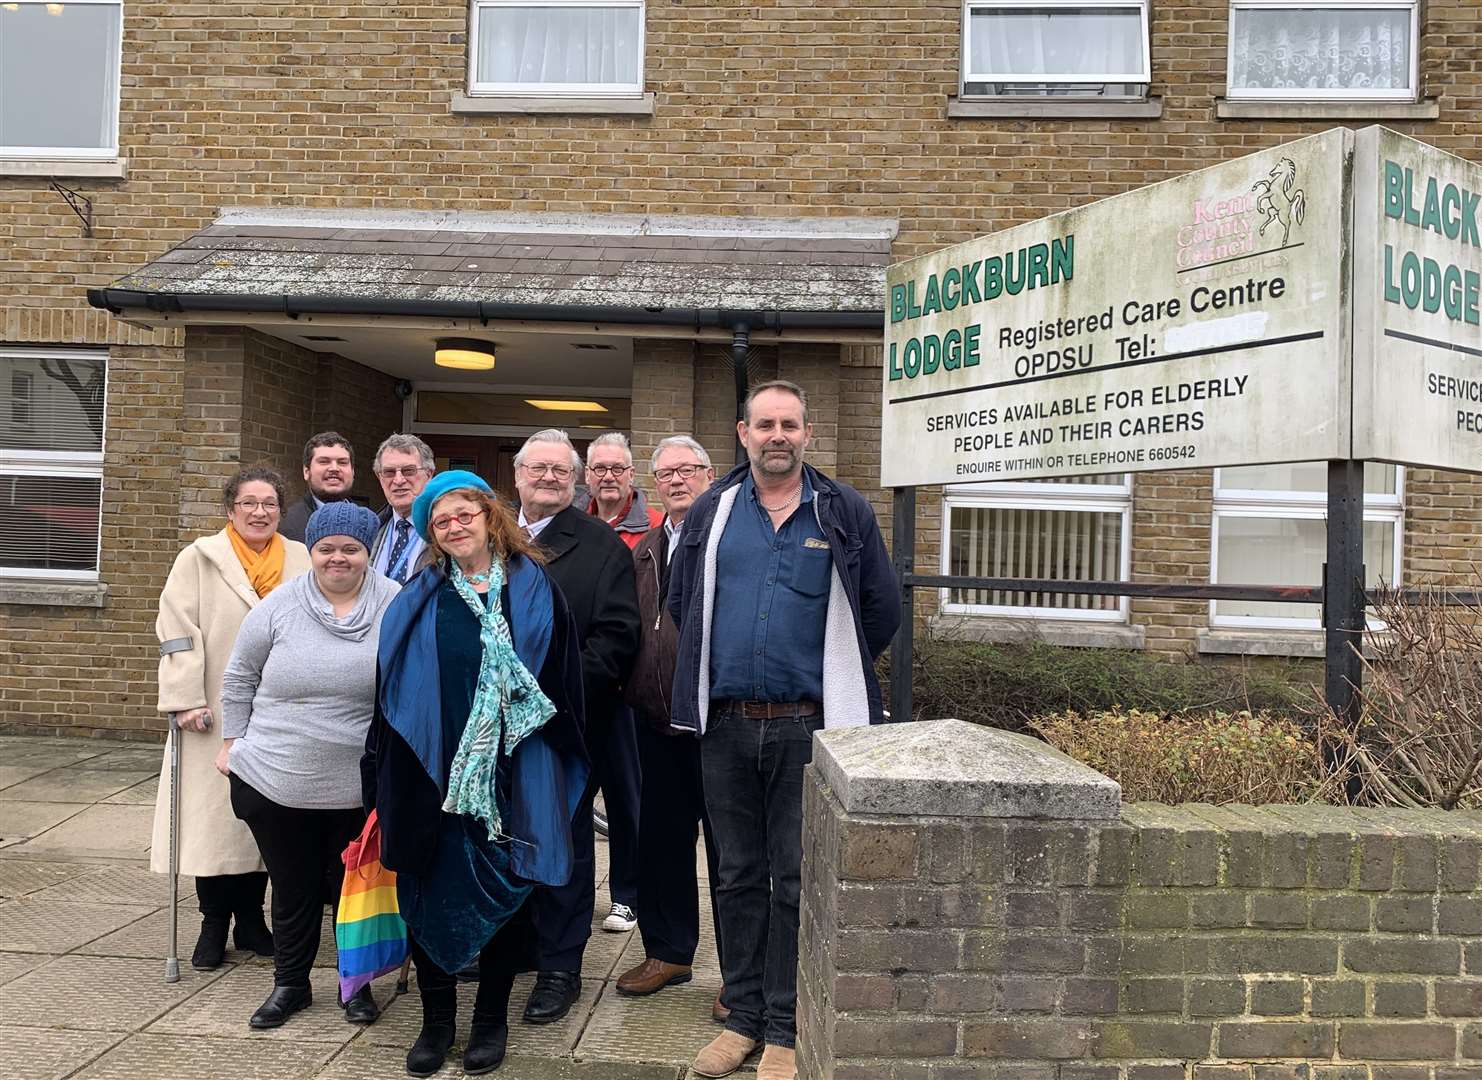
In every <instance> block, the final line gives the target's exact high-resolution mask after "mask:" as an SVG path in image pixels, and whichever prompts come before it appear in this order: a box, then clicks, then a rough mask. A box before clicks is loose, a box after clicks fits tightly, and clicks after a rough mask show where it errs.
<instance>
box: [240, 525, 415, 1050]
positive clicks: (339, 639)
mask: <svg viewBox="0 0 1482 1080" xmlns="http://www.w3.org/2000/svg"><path fill="white" fill-rule="evenodd" d="M379 527H380V521H379V520H378V519H377V517H376V515H375V514H373V513H371V511H369V510H367V509H366V508H365V507H363V506H358V505H356V504H355V503H353V502H332V503H325V504H324V505H323V506H322V507H320V508H319V509H318V510H316V511H314V514H313V516H312V517H310V518H309V523H308V525H307V526H306V527H305V530H304V542H305V543H306V544H307V545H308V548H309V565H310V572H309V573H307V574H304V575H303V576H301V577H297V578H294V579H293V580H292V581H290V582H288V583H286V584H284V585H281V586H279V587H278V588H277V589H274V590H273V592H272V593H271V594H270V595H269V596H268V597H267V598H266V599H265V600H263V601H262V603H260V604H258V605H257V606H256V607H255V608H253V609H252V611H251V612H250V613H248V615H247V618H246V619H244V620H243V622H242V629H241V631H240V632H239V633H238V634H237V643H236V647H235V648H234V649H233V650H232V657H231V660H229V661H228V662H227V666H226V673H225V675H224V676H223V677H222V682H221V709H222V724H221V733H222V735H223V737H224V741H223V746H222V749H221V753H220V754H219V755H218V757H217V759H216V767H217V768H218V769H219V770H220V771H221V772H222V773H224V774H225V775H227V776H228V777H230V785H231V800H232V812H233V813H235V814H236V816H237V817H238V818H240V819H241V820H242V821H243V822H244V823H245V824H246V825H247V827H248V828H249V829H251V830H252V836H253V838H254V839H255V840H256V841H257V846H258V848H259V850H261V851H262V858H263V862H264V863H266V864H267V868H268V879H269V880H270V881H271V882H272V884H273V992H272V993H271V994H270V995H269V996H268V999H267V1000H266V1001H264V1002H263V1003H262V1005H261V1006H260V1007H259V1008H258V1010H257V1011H256V1012H255V1013H253V1014H252V1018H251V1019H250V1020H249V1021H248V1023H249V1024H250V1025H251V1026H252V1027H254V1028H275V1027H278V1026H280V1025H282V1024H283V1023H284V1021H286V1020H287V1019H288V1018H289V1017H290V1016H292V1015H293V1014H294V1013H296V1012H298V1011H299V1010H300V1009H306V1008H308V1006H309V1005H310V1003H311V1002H312V1001H313V993H312V991H311V990H310V989H309V973H310V971H311V970H312V969H313V966H314V958H315V955H316V954H317V953H318V951H319V933H320V930H321V928H322V926H323V923H324V904H325V901H326V900H328V901H329V902H331V903H337V902H338V901H339V896H340V883H341V881H342V880H343V876H344V868H343V866H342V865H341V863H340V853H341V852H342V851H344V850H345V845H346V844H348V843H349V842H350V841H351V840H353V839H355V837H356V836H358V835H359V834H360V830H361V827H362V826H363V825H364V824H365V812H364V811H363V810H362V809H361V804H360V775H359V761H360V752H361V747H362V746H363V745H364V743H365V737H366V732H367V731H368V730H369V729H370V723H371V716H372V715H373V712H374V706H375V671H376V636H377V632H378V631H379V629H380V626H381V620H382V617H383V616H384V615H385V613H386V610H387V608H388V606H389V605H390V604H391V600H392V597H394V596H395V595H396V593H397V590H398V589H399V586H398V585H397V584H396V582H394V581H392V580H390V579H389V578H386V577H383V576H382V575H380V574H377V573H374V572H372V571H370V570H369V567H370V547H371V543H372V542H373V541H374V540H375V537H376V530H377V529H378V528H379ZM341 1005H342V1006H343V1007H344V1008H345V1018H346V1019H347V1020H349V1021H350V1022H351V1023H352V1024H369V1023H371V1022H372V1021H374V1020H375V1019H376V1016H377V1010H376V1003H375V999H374V998H373V997H372V996H371V992H370V987H369V986H366V987H362V988H361V990H360V992H359V993H357V994H356V995H355V996H354V997H352V998H351V999H350V1000H349V1001H348V1002H341Z"/></svg>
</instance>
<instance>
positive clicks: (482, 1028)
mask: <svg viewBox="0 0 1482 1080" xmlns="http://www.w3.org/2000/svg"><path fill="white" fill-rule="evenodd" d="M508 1040H509V1023H508V1022H507V1021H504V1020H498V1021H495V1020H477V1019H475V1020H474V1022H473V1027H472V1028H471V1029H470V1030H469V1033H468V1046H466V1047H465V1048H464V1050H463V1072H464V1075H466V1076H480V1075H482V1074H483V1073H487V1072H493V1071H494V1070H495V1069H497V1068H499V1066H500V1065H502V1064H503V1063H504V1046H505V1043H506V1042H507V1041H508Z"/></svg>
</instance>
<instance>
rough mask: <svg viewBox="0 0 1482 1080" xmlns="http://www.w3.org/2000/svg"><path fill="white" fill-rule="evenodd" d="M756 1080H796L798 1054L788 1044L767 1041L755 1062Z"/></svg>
mask: <svg viewBox="0 0 1482 1080" xmlns="http://www.w3.org/2000/svg"><path fill="white" fill-rule="evenodd" d="M756 1080H798V1056H797V1053H796V1052H795V1051H794V1050H793V1048H792V1047H790V1046H773V1045H772V1044H771V1043H768V1044H767V1046H766V1049H764V1050H763V1051H762V1060H761V1061H759V1062H757V1066H756Z"/></svg>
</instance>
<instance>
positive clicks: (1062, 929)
mask: <svg viewBox="0 0 1482 1080" xmlns="http://www.w3.org/2000/svg"><path fill="white" fill-rule="evenodd" d="M945 725H958V722H956V721H938V722H936V723H935V724H930V725H902V727H915V728H941V737H942V738H943V739H944V740H945V739H948V738H952V739H958V740H961V739H962V738H964V736H963V733H962V732H961V731H960V730H958V727H952V728H950V729H949V728H947V727H945ZM960 727H964V728H965V727H966V725H960ZM885 730H886V732H888V733H889V734H888V735H887V738H894V737H895V736H894V733H893V732H889V729H885ZM970 730H971V731H972V735H971V736H970V737H969V738H971V739H978V738H985V737H986V738H990V739H998V738H1005V737H1004V736H1002V735H1001V733H997V732H986V731H984V730H983V729H970ZM878 731H880V729H875V730H874V731H856V732H848V733H844V732H841V733H826V734H825V735H824V736H822V737H821V739H820V743H819V749H818V751H817V752H816V754H815V765H814V766H813V767H812V768H811V769H810V773H809V776H808V780H807V785H806V793H805V810H804V895H803V911H802V935H801V940H800V948H799V953H800V956H799V960H800V979H799V1023H800V1054H799V1061H800V1074H801V1075H804V1076H808V1077H832V1078H835V1080H845V1078H850V1080H854V1078H861V1080H862V1078H864V1077H870V1078H896V1080H938V1078H940V1080H947V1078H953V1080H956V1078H959V1077H968V1076H973V1077H991V1078H1005V1080H1007V1078H1010V1077H1012V1078H1013V1080H1123V1078H1125V1080H1286V1078H1309V1077H1310V1078H1314V1080H1482V889H1479V874H1482V814H1477V813H1454V814H1446V813H1442V812H1434V813H1419V812H1402V811H1372V812H1371V811H1347V810H1339V809H1334V808H1323V807H1296V806H1279V807H1263V808H1259V809H1256V808H1249V807H1241V808H1218V807H1212V806H1181V807H1166V806H1152V805H1139V806H1129V807H1126V808H1124V810H1123V812H1122V813H1121V815H1120V817H1107V818H1099V819H1098V818H1094V817H1076V816H1074V815H1075V814H1076V813H1078V812H1080V811H1077V809H1076V807H1075V806H1074V805H1061V806H1059V807H1056V806H1051V805H1048V804H1046V807H1044V809H1047V810H1048V816H1047V815H1046V814H1038V813H1036V814H1032V816H1018V815H1020V814H1028V813H1029V812H1030V811H1033V810H1034V809H1035V807H1033V806H1027V807H1020V808H1016V809H1014V810H1013V811H1012V816H1011V815H1010V814H1006V813H1004V812H1002V811H991V812H985V813H974V812H971V809H972V807H971V804H973V803H974V802H977V803H981V802H983V799H984V796H983V792H984V791H989V792H991V785H992V782H993V781H992V779H991V778H988V779H985V778H984V777H978V778H977V779H976V781H975V782H976V784H977V787H976V788H975V789H974V792H975V793H972V792H970V793H969V796H970V797H967V798H964V799H963V800H959V801H960V802H962V803H964V804H968V805H966V806H965V807H962V808H957V807H954V806H952V805H951V802H952V801H951V799H950V798H948V797H946V795H944V794H943V793H945V792H950V789H951V788H952V785H953V784H955V783H959V782H961V781H962V774H964V773H966V774H970V773H971V768H970V766H971V764H972V760H973V755H972V754H971V753H966V754H964V755H963V757H965V758H967V766H965V767H964V766H962V765H961V762H960V761H959V762H957V763H955V764H957V765H958V766H959V767H958V768H957V769H956V772H957V773H958V775H942V770H941V768H940V765H939V763H937V762H935V761H934V760H933V759H932V756H931V755H929V754H928V755H925V758H926V760H924V761H921V762H920V763H919V764H914V765H913V763H912V761H911V760H910V759H911V758H913V757H914V758H917V759H920V758H922V756H923V755H922V754H921V753H920V737H919V736H918V738H917V740H916V741H915V742H914V743H902V746H901V748H900V750H901V752H900V753H893V752H892V749H891V747H890V746H889V745H883V746H878V747H877V748H876V749H875V752H874V753H872V754H871V755H868V757H867V758H861V757H860V755H858V754H856V755H855V756H856V758H859V759H861V760H868V762H869V766H868V767H869V768H870V769H871V770H873V771H872V773H871V775H872V777H873V779H872V786H871V787H870V788H869V791H870V792H872V793H873V794H872V795H868V796H867V795H866V794H865V793H864V791H863V789H862V788H861V785H860V784H859V782H858V779H857V778H856V779H855V780H854V781H853V782H852V783H851V781H850V778H849V776H848V773H849V770H850V769H851V768H852V767H853V766H852V765H851V763H850V762H849V761H847V760H846V761H844V762H843V764H841V763H840V761H838V760H835V759H834V757H833V756H831V754H830V750H829V748H828V744H829V741H830V740H833V739H836V738H837V736H838V735H841V734H847V735H849V736H851V737H852V738H853V740H854V744H855V745H862V743H861V741H860V740H861V738H872V737H877V735H876V733H877V732H878ZM1013 750H1014V752H1015V753H1016V754H1018V755H1020V758H1021V764H1022V762H1023V759H1024V758H1026V756H1029V755H1032V754H1033V753H1035V751H1033V750H1030V749H1026V748H1025V746H1024V745H1023V744H1018V745H1016V746H1014V747H1013ZM1043 752H1044V754H1045V755H1046V760H1047V761H1049V762H1050V763H1051V764H1054V765H1056V766H1057V767H1063V765H1064V761H1065V760H1068V759H1060V758H1059V755H1057V754H1055V752H1054V751H1051V750H1049V749H1048V748H1044V751H1043ZM893 769H894V770H898V771H899V772H900V773H901V774H902V775H904V776H906V777H907V778H908V780H909V782H910V783H913V784H916V785H917V786H916V787H914V788H911V787H907V788H904V789H902V797H901V798H900V799H899V800H897V801H896V805H895V806H894V808H893V810H894V811H897V812H884V813H882V812H878V811H879V810H880V809H881V807H882V806H884V807H887V808H890V803H891V800H890V798H889V784H890V780H889V778H888V774H890V773H891V771H892V770H893ZM990 771H991V770H990ZM1085 772H1086V773H1087V774H1089V775H1090V776H1092V777H1098V778H1099V774H1095V773H1092V772H1091V771H1090V770H1085ZM915 773H919V774H922V775H913V774H915ZM1021 773H1022V776H1031V777H1032V773H1033V766H1032V763H1030V764H1029V765H1028V766H1025V767H1024V768H1023V769H1022V770H1021ZM933 774H936V776H935V778H934V779H933ZM841 777H843V781H842V783H841V780H840V778H841ZM1099 779H1104V778H1099ZM903 782H906V781H903ZM923 782H928V783H931V784H933V785H934V794H933V797H932V801H933V802H934V803H936V804H937V805H935V806H932V807H927V808H926V809H927V811H928V813H927V814H925V815H921V816H917V815H914V814H910V813H901V812H898V811H899V810H901V809H904V808H906V807H909V806H911V805H912V803H913V802H915V801H918V800H919V797H920V796H919V794H915V793H919V792H920V791H921V790H923V789H922V788H921V787H920V784H921V783H923ZM1013 782H1014V783H1017V784H1021V785H1022V783H1023V780H1022V779H1015V780H1014V781H1013ZM985 785H987V786H986V787H985ZM846 786H847V788H848V790H845V791H843V792H841V790H840V788H841V787H846ZM989 799H990V801H991V795H990V796H989ZM1061 803H1062V804H1064V803H1065V800H1064V799H1062V800H1061ZM944 807H945V808H946V809H947V810H949V811H951V812H947V813H942V812H941V811H942V809H943V808H944ZM959 810H960V812H959ZM870 811H876V812H870Z"/></svg>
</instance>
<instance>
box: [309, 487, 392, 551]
mask: <svg viewBox="0 0 1482 1080" xmlns="http://www.w3.org/2000/svg"><path fill="white" fill-rule="evenodd" d="M380 527H381V519H380V518H378V517H376V515H375V512H374V511H372V510H367V509H366V508H365V507H363V506H361V505H360V504H359V503H353V502H351V501H350V500H349V499H342V500H340V501H339V502H331V503H325V504H324V505H323V506H321V507H320V508H319V509H318V510H315V511H314V513H313V514H312V515H311V516H310V518H309V523H308V524H307V525H306V526H304V544H305V545H306V546H308V547H313V546H314V545H315V544H317V543H319V541H321V540H323V539H324V538H325V537H326V536H351V537H354V538H355V539H356V540H359V541H360V542H361V543H362V544H364V545H365V546H366V547H367V548H368V547H370V546H371V545H372V544H374V543H375V541H376V531H377V530H378V529H380Z"/></svg>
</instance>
